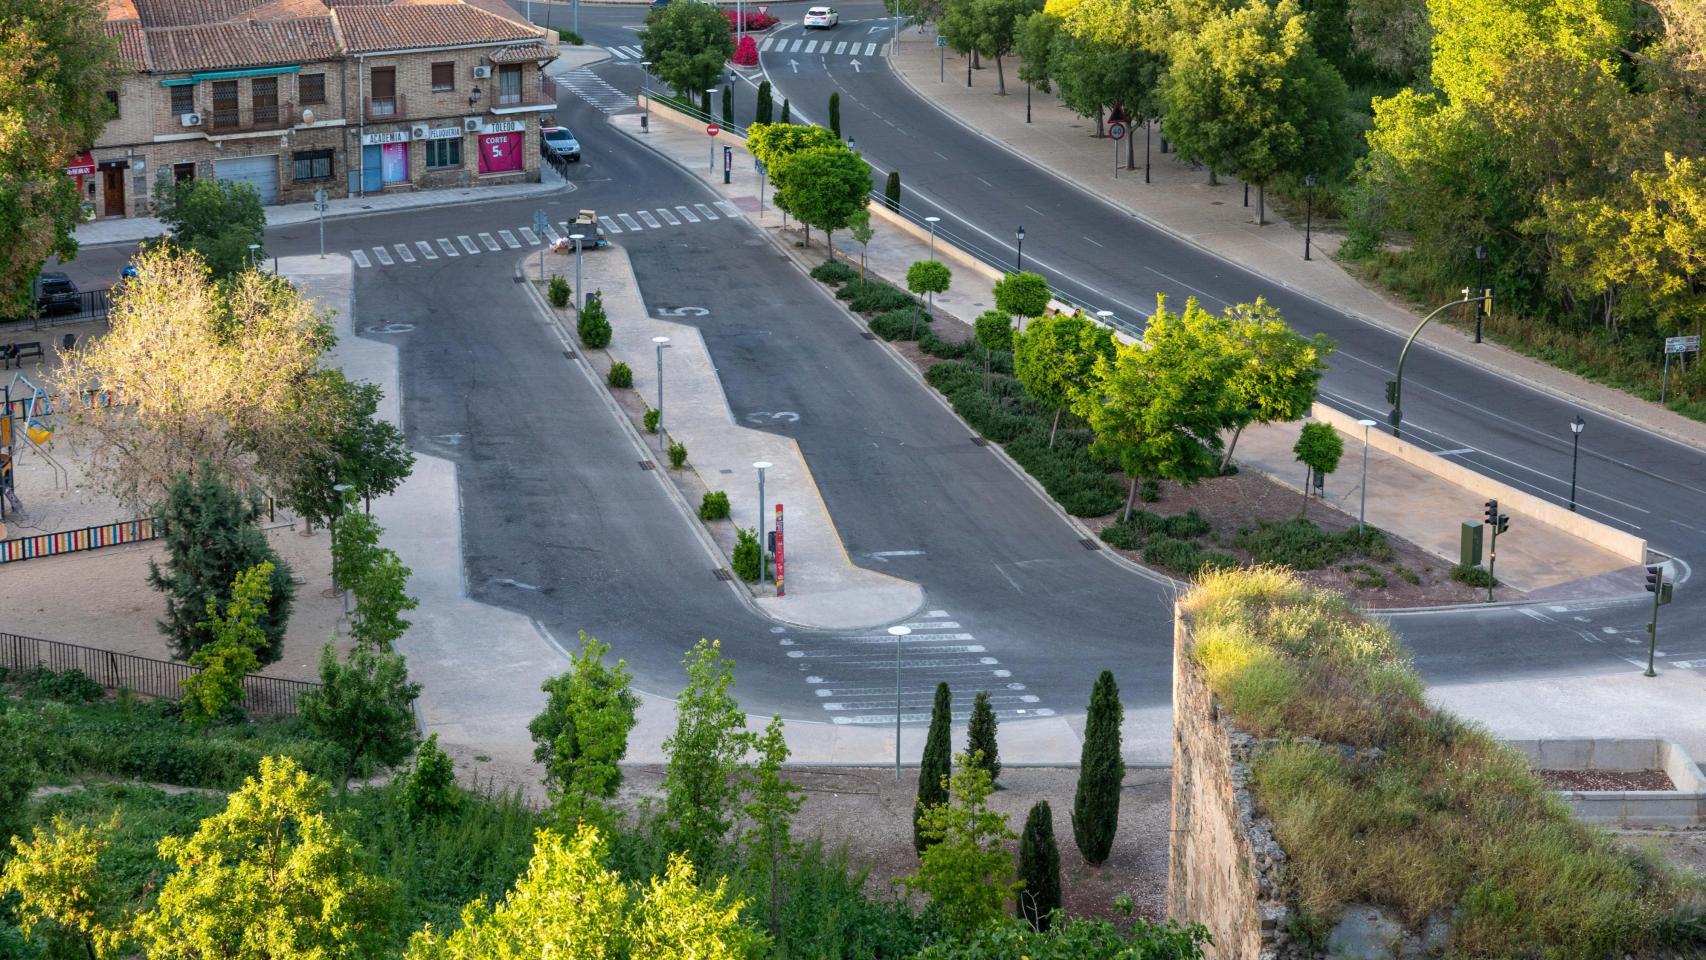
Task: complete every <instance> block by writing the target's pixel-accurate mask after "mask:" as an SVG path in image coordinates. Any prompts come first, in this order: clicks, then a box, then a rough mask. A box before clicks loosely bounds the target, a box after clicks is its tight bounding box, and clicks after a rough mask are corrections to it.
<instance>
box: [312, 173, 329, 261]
mask: <svg viewBox="0 0 1706 960" xmlns="http://www.w3.org/2000/svg"><path fill="white" fill-rule="evenodd" d="M314 212H315V213H318V214H319V215H320V259H321V260H324V259H326V188H325V187H321V188H320V189H318V190H315V191H314Z"/></svg>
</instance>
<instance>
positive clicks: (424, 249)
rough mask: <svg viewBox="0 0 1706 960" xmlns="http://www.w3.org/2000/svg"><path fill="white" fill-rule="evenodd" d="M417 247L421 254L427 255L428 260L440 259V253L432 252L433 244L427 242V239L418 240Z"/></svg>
mask: <svg viewBox="0 0 1706 960" xmlns="http://www.w3.org/2000/svg"><path fill="white" fill-rule="evenodd" d="M415 247H416V248H418V249H419V250H420V252H421V256H423V257H426V258H427V259H428V260H437V259H438V254H436V253H433V252H432V244H430V243H427V242H426V241H425V240H416V241H415Z"/></svg>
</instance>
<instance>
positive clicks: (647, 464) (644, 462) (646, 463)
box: [640, 460, 658, 470]
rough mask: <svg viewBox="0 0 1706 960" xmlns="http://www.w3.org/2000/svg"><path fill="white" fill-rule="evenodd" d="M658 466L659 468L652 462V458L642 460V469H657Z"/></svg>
mask: <svg viewBox="0 0 1706 960" xmlns="http://www.w3.org/2000/svg"><path fill="white" fill-rule="evenodd" d="M657 468H658V465H657V464H655V463H653V462H651V461H650V460H641V461H640V469H641V470H656V469H657Z"/></svg>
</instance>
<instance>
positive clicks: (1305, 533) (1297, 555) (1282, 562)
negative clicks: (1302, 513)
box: [1232, 517, 1394, 570]
mask: <svg viewBox="0 0 1706 960" xmlns="http://www.w3.org/2000/svg"><path fill="white" fill-rule="evenodd" d="M1232 545H1233V546H1235V547H1237V548H1239V549H1240V550H1248V551H1249V552H1250V556H1251V558H1252V559H1254V560H1255V561H1256V562H1257V563H1259V564H1266V565H1271V566H1279V567H1290V568H1292V569H1293V570H1320V569H1322V568H1323V567H1330V566H1332V565H1333V564H1335V563H1338V562H1339V561H1341V560H1346V559H1350V558H1352V557H1366V558H1367V559H1369V560H1375V561H1378V562H1381V563H1389V562H1391V560H1392V558H1393V556H1394V553H1393V551H1392V545H1391V544H1390V543H1387V542H1386V535H1385V534H1383V533H1381V532H1380V531H1379V530H1376V529H1374V528H1373V527H1368V528H1365V529H1364V531H1363V532H1361V533H1359V532H1357V530H1356V529H1355V528H1350V529H1346V530H1341V531H1339V532H1338V533H1330V532H1328V531H1326V530H1322V529H1321V528H1320V527H1318V526H1316V525H1315V524H1313V523H1311V522H1310V521H1308V520H1305V519H1303V518H1301V517H1299V518H1297V519H1294V520H1281V521H1270V520H1263V521H1261V522H1260V523H1258V524H1257V525H1256V526H1255V528H1253V529H1252V528H1245V529H1243V530H1240V531H1238V536H1237V537H1235V538H1234V539H1233V541H1232Z"/></svg>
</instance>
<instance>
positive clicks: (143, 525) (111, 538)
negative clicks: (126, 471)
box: [0, 497, 278, 564]
mask: <svg viewBox="0 0 1706 960" xmlns="http://www.w3.org/2000/svg"><path fill="white" fill-rule="evenodd" d="M254 503H255V509H256V512H257V513H258V514H259V515H260V516H263V517H265V518H266V520H267V522H268V523H273V522H275V521H276V520H277V518H278V503H277V501H275V500H274V499H273V498H272V497H259V498H257V499H256V500H255V502H254ZM159 537H160V525H159V523H158V522H157V521H156V520H155V519H154V518H153V517H139V518H137V519H135V520H115V521H113V522H112V523H97V524H94V525H93V526H88V527H79V528H77V529H75V530H60V531H56V532H54V533H35V534H29V535H27V536H22V537H12V538H11V539H9V540H0V564H7V563H16V562H18V561H21V560H34V559H37V558H38V557H52V556H58V555H59V554H64V553H81V552H82V551H84V550H99V549H100V548H102V547H116V546H120V545H123V544H126V543H142V542H144V541H147V540H157V539H159Z"/></svg>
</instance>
